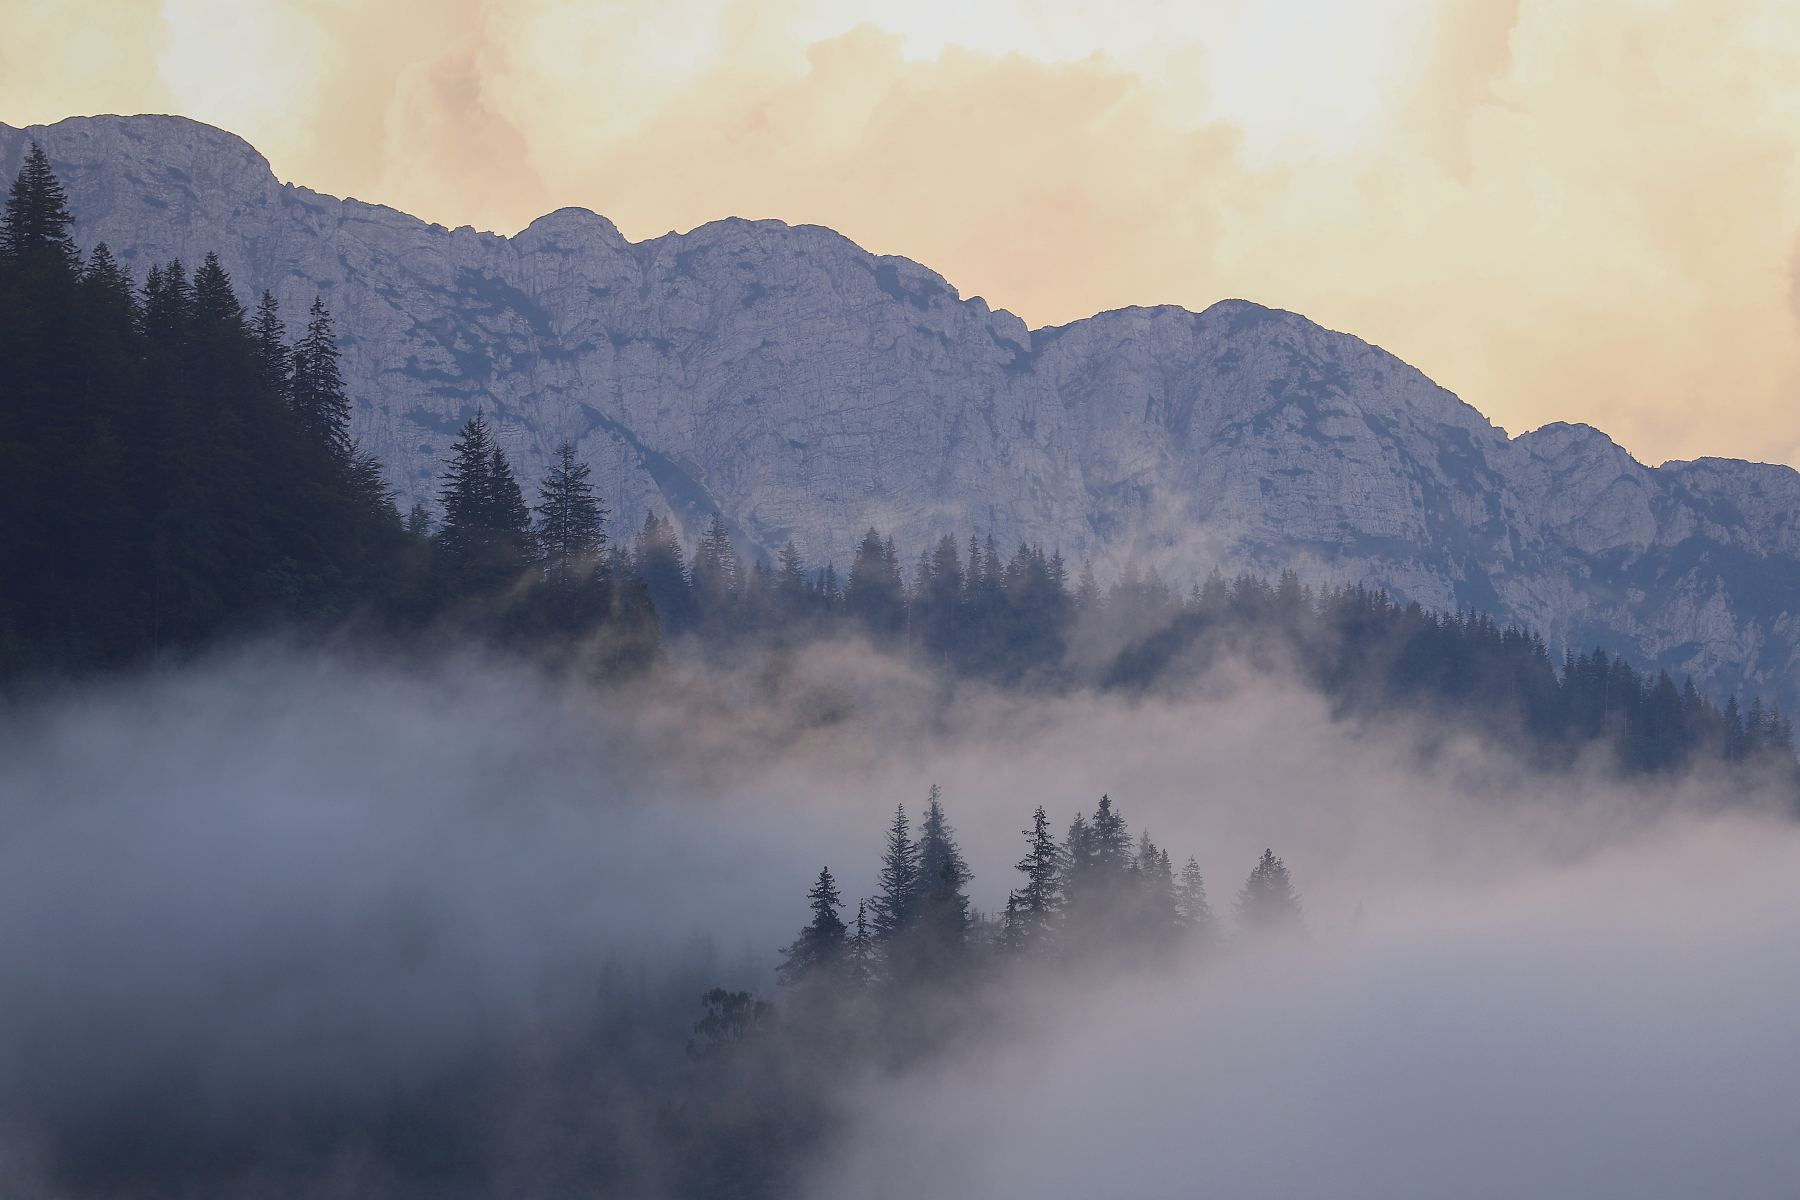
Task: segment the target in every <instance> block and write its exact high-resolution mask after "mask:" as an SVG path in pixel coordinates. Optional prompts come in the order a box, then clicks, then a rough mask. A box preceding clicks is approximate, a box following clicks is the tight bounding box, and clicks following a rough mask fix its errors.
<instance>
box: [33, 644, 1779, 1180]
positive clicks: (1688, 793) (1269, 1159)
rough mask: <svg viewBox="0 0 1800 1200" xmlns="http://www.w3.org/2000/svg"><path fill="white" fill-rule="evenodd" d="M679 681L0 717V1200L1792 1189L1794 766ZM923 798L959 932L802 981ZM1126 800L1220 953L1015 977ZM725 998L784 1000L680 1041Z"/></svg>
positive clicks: (1167, 706)
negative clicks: (1726, 764) (1089, 830)
mask: <svg viewBox="0 0 1800 1200" xmlns="http://www.w3.org/2000/svg"><path fill="white" fill-rule="evenodd" d="M686 649H687V651H689V652H691V653H687V652H683V650H682V649H681V648H677V649H676V652H675V653H674V654H673V655H672V659H671V662H670V663H669V665H668V666H667V667H665V668H663V669H660V670H658V671H656V672H653V673H651V674H649V675H647V676H643V677H639V678H636V679H632V680H626V681H618V680H612V681H600V682H594V681H591V680H586V679H582V678H579V677H575V676H571V675H570V673H568V672H567V671H562V670H556V669H552V668H549V667H546V666H545V665H543V664H534V663H531V662H529V661H526V660H522V659H520V658H519V657H518V656H508V655H492V654H488V653H485V652H480V651H476V650H466V651H461V652H454V651H453V652H445V653H442V654H434V655H409V656H395V655H381V654H375V653H370V652H368V651H367V650H364V649H358V648H355V647H354V646H352V645H350V644H347V643H346V644H339V645H323V646H320V645H314V646H311V647H301V646H297V645H295V644H293V643H270V642H256V643H251V644H247V645H240V646H238V647H237V648H235V649H229V650H225V649H221V650H218V651H216V652H213V653H211V654H208V655H205V656H202V657H201V658H200V659H198V660H196V661H194V662H192V663H190V664H187V665H184V666H181V667H177V668H173V669H165V670H161V671H158V672H154V673H149V674H144V675H140V676H137V677H134V678H114V679H110V680H104V681H98V682H93V683H88V684H83V685H79V686H72V687H69V688H67V689H64V690H63V691H61V692H60V693H59V694H55V695H49V696H39V697H38V698H36V699H34V700H30V701H25V702H20V703H18V704H15V705H14V707H13V708H12V709H11V710H10V711H9V712H8V713H7V715H6V720H5V731H4V744H3V750H0V756H3V762H0V780H3V784H0V795H3V796H4V798H5V799H4V804H5V808H6V812H5V815H4V829H5V833H4V835H3V837H0V859H3V863H0V897H3V899H0V914H3V916H0V938H3V939H4V946H3V947H0V950H3V952H0V963H3V964H4V965H3V966H0V1004H3V1005H4V1008H5V1011H6V1012H7V1013H8V1019H7V1021H6V1023H5V1034H4V1043H0V1072H3V1073H4V1075H3V1078H0V1103H3V1104H4V1108H5V1113H4V1130H5V1152H4V1160H3V1161H4V1171H5V1172H6V1174H5V1176H4V1181H5V1190H6V1191H7V1193H8V1194H9V1195H20V1196H32V1197H46V1198H48V1197H54V1198H57V1200H62V1198H64V1197H68V1198H74V1197H88V1196H108V1197H139V1196H142V1197H163V1196H181V1197H211V1196H233V1197H237V1196H263V1195H267V1196H291V1195H319V1196H368V1197H388V1196H408V1197H410V1196H464V1195H466V1196H563V1195H569V1196H575V1195H607V1196H611V1195H641V1196H665V1195H667V1196H678V1195H696V1196H700V1195H704V1196H716V1195H717V1196H722V1195H733V1196H736V1195H744V1196H752V1195H755V1196H764V1195H767V1196H871V1197H874V1196H881V1197H886V1196H899V1195H902V1194H905V1195H921V1194H923V1195H961V1196H982V1197H985V1196H995V1197H1000V1196H1006V1197H1011V1196H1025V1195H1055V1196H1086V1195H1094V1194H1117V1195H1128V1196H1129V1195H1146V1196H1148V1195H1166V1194H1169V1193H1171V1192H1175V1193H1179V1194H1187V1195H1201V1196H1211V1195H1217V1196H1222V1197H1226V1196H1229V1197H1238V1196H1319V1195H1330V1196H1378V1195H1379V1196H1420V1197H1424V1196H1442V1195H1445V1194H1456V1195H1470V1196H1512V1195H1518V1194H1522V1193H1528V1194H1536V1195H1546V1196H1560V1195H1569V1196H1574V1195H1593V1194H1617V1195H1624V1194H1631V1195H1643V1196H1658V1195H1666V1196H1691V1195H1694V1194H1700V1193H1711V1192H1715V1191H1719V1190H1729V1191H1730V1192H1732V1193H1734V1194H1741V1195H1749V1196H1756V1195H1770V1196H1773V1195H1780V1194H1785V1191H1786V1188H1787V1186H1788V1184H1789V1183H1790V1182H1791V1179H1792V1178H1793V1176H1794V1169H1795V1166H1796V1163H1795V1161H1794V1159H1795V1155H1796V1151H1795V1150H1794V1145H1795V1143H1794V1140H1793V1138H1792V1137H1791V1136H1789V1135H1790V1134H1791V1132H1792V1130H1791V1124H1792V1115H1793V1100H1794V1087H1795V1085H1794V1083H1793V1078H1794V1072H1793V1066H1794V1061H1795V1052H1796V1050H1797V1049H1800V1035H1797V1034H1796V1033H1795V1032H1794V1030H1793V1028H1792V1021H1791V997H1792V995H1793V994H1794V988H1795V984H1796V982H1797V980H1796V978H1795V977H1796V973H1797V971H1800V963H1797V961H1796V959H1795V956H1794V954H1793V952H1792V935H1791V931H1792V929H1793V928H1794V922H1795V919H1796V917H1800V885H1797V884H1796V878H1797V876H1796V871H1795V868H1796V866H1800V836H1797V835H1796V831H1795V829H1794V828H1793V825H1792V821H1791V815H1790V813H1791V803H1792V801H1791V793H1790V791H1789V790H1788V787H1789V785H1788V784H1787V783H1786V781H1785V780H1783V779H1779V778H1776V779H1772V780H1771V781H1770V782H1769V783H1768V785H1767V786H1766V787H1759V786H1757V785H1756V784H1754V783H1752V782H1747V781H1746V780H1745V779H1744V778H1742V777H1738V778H1736V779H1733V780H1729V781H1727V780H1725V779H1724V778H1723V777H1722V776H1720V775H1718V774H1717V773H1716V772H1712V773H1708V772H1695V773H1693V774H1689V775H1685V776H1684V775H1670V774H1665V775H1659V776H1654V777H1650V778H1642V777H1624V776H1621V775H1620V774H1619V773H1618V772H1617V771H1616V770H1614V769H1612V768H1611V767H1609V766H1607V765H1606V764H1604V763H1603V762H1601V761H1599V759H1598V758H1596V759H1595V761H1592V762H1584V763H1580V764H1576V765H1574V766H1572V767H1561V768H1557V769H1555V770H1553V771H1552V770H1542V769H1539V768H1537V767H1534V766H1532V765H1530V764H1528V763H1526V762H1523V761H1522V760H1521V759H1520V758H1519V757H1518V756H1517V755H1516V754H1512V753H1509V752H1507V751H1506V750H1504V749H1503V748H1501V747H1499V746H1497V745H1496V744H1495V743H1493V742H1492V741H1491V740H1489V739H1486V738H1483V737H1481V736H1478V735H1475V734H1469V733H1463V732H1460V731H1459V730H1458V729H1457V728H1455V727H1446V726H1444V725H1442V724H1440V723H1437V722H1435V721H1433V720H1432V719H1431V718H1429V717H1428V716H1425V715H1420V714H1413V715H1411V716H1408V715H1405V714H1401V713H1396V714H1394V715H1393V717H1392V719H1390V720H1385V721H1380V722H1371V721H1359V720H1351V719H1345V718H1341V717H1337V718H1334V716H1333V713H1332V706H1331V704H1330V703H1329V701H1328V700H1327V699H1326V698H1325V697H1323V696H1322V695H1321V694H1320V693H1319V692H1318V691H1317V690H1316V689H1314V688H1312V687H1310V686H1307V685H1306V684H1305V683H1303V682H1301V681H1299V680H1297V679H1294V678H1291V677H1284V676H1283V675H1281V674H1279V673H1271V672H1269V671H1267V670H1266V669H1260V668H1256V667H1251V666H1248V665H1245V664H1244V663H1243V662H1242V661H1224V662H1221V663H1219V664H1217V665H1216V666H1215V667H1214V668H1213V669H1211V670H1210V671H1208V672H1207V673H1206V674H1205V675H1203V676H1201V677H1198V678H1196V679H1194V680H1192V681H1191V684H1190V686H1188V687H1186V688H1184V689H1182V690H1180V691H1179V692H1175V691H1164V692H1162V693H1158V694H1153V695H1145V694H1138V693H1133V694H1121V693H1117V692H1101V691H1094V690H1080V691H1074V692H1069V693H1065V694H1061V695H1026V694H1022V693H1020V692H1017V691H1016V690H1009V689H1004V688H996V687H993V686H991V685H988V684H985V683H982V682H981V681H967V680H964V681H958V680H956V679H954V678H953V677H951V676H948V675H946V674H944V673H943V672H941V671H937V670H934V669H932V668H930V667H922V666H920V665H919V663H918V662H917V661H916V660H915V659H911V658H909V657H907V656H904V655H899V654H893V653H887V652H883V651H880V650H877V649H874V648H872V647H871V646H870V645H869V644H868V642H867V641H866V640H863V639H858V638H842V639H833V640H830V641H821V642H817V643H814V644H812V645H809V646H805V647H801V648H799V649H797V650H793V651H789V652H786V653H785V654H784V655H783V656H782V659H783V663H782V667H781V671H780V675H779V681H778V682H776V683H773V684H772V683H771V682H770V670H769V663H768V662H767V661H766V659H765V660H764V661H760V662H759V661H757V656H755V655H745V656H743V658H742V659H741V661H739V662H737V663H727V662H726V661H724V660H723V659H722V658H720V657H718V656H708V655H706V654H704V653H701V652H700V651H699V649H698V647H697V646H695V645H692V644H690V645H689V646H688V647H687V648H686ZM822 696H824V697H828V698H829V703H826V702H823V701H822V700H821V697H822ZM933 785H936V786H937V787H938V788H939V789H940V795H941V802H942V805H943V811H944V812H945V813H946V814H947V816H948V818H949V821H950V823H951V826H952V827H953V833H952V836H953V838H954V845H955V846H956V847H957V848H958V850H959V853H960V855H961V858H962V860H963V861H964V862H965V863H966V865H967V867H968V869H969V870H970V871H971V872H972V876H973V878H972V879H971V880H969V881H968V882H967V884H966V888H965V889H964V891H965V894H966V895H967V897H968V898H969V901H970V904H971V909H972V911H971V916H970V920H969V922H968V923H967V925H966V926H963V927H962V928H963V930H964V932H963V934H962V936H961V937H960V938H959V939H958V940H957V944H956V945H955V946H954V947H953V948H951V949H949V950H948V951H943V950H941V949H940V951H934V952H933V953H934V955H937V957H933V956H923V957H921V956H919V955H917V954H916V953H915V952H914V951H913V950H908V949H906V948H905V947H906V946H908V945H910V943H906V942H905V941H904V940H891V941H889V942H887V943H885V944H883V943H879V942H877V943H876V944H875V945H874V947H873V949H872V951H871V952H870V954H869V957H868V958H867V960H866V963H865V967H866V974H865V975H864V976H863V977H862V978H861V980H860V981H852V982H849V983H845V982H842V981H835V982H833V983H831V985H830V987H829V988H825V987H821V986H819V984H818V981H817V979H815V980H814V981H813V982H811V983H809V982H808V981H807V980H806V979H805V978H801V979H798V980H790V984H791V986H783V985H782V984H781V983H780V982H778V980H777V975H776V972H775V968H776V967H777V966H778V965H780V964H782V963H783V960H784V957H786V958H789V959H790V960H791V953H790V950H791V947H792V946H793V945H794V944H796V943H797V934H800V933H802V932H803V927H805V926H807V924H808V918H809V915H810V914H809V911H808V898H807V889H808V887H809V885H811V884H812V883H813V882H814V880H815V877H816V876H817V875H818V873H819V869H820V867H821V866H824V867H828V868H829V869H830V871H831V872H832V873H833V875H834V877H835V879H836V880H837V881H838V883H839V885H840V887H841V892H842V897H843V899H844V900H845V901H846V909H845V910H844V911H843V913H842V916H843V919H844V920H845V921H847V922H853V920H854V914H855V909H856V907H857V903H858V901H859V900H860V899H864V898H867V899H869V900H877V899H878V898H879V897H880V896H881V895H882V885H883V881H882V879H881V878H880V877H879V872H880V870H881V869H882V867H883V866H884V862H883V855H884V832H885V831H886V830H888V828H889V826H890V823H891V822H892V820H893V816H894V812H895V808H896V806H899V805H904V806H905V808H906V810H907V811H908V812H909V813H910V814H912V816H913V818H914V819H915V821H916V819H917V818H918V817H919V816H920V815H922V809H923V807H924V804H925V802H926V799H927V796H928V794H929V789H930V788H931V787H932V786H933ZM1102 794H1105V795H1106V796H1108V797H1109V803H1110V804H1111V805H1113V806H1115V810H1116V812H1117V814H1119V815H1120V816H1122V818H1123V820H1124V822H1125V823H1127V824H1128V826H1129V836H1130V838H1131V839H1132V845H1133V847H1134V849H1136V848H1137V847H1138V846H1139V843H1138V840H1137V839H1138V838H1139V837H1140V836H1143V837H1147V838H1151V839H1154V845H1155V846H1157V847H1161V848H1163V850H1164V851H1166V852H1167V853H1169V854H1170V855H1172V856H1173V857H1174V861H1175V862H1176V863H1177V864H1180V863H1182V862H1184V861H1185V860H1186V859H1187V858H1188V856H1190V855H1191V856H1193V858H1194V859H1195V862H1196V864H1197V866H1198V868H1199V870H1200V871H1201V872H1202V873H1203V875H1204V880H1205V887H1206V889H1207V894H1208V895H1209V896H1210V901H1211V910H1212V913H1213V914H1214V916H1215V917H1216V918H1217V925H1216V927H1214V928H1212V929H1210V930H1208V931H1207V933H1206V934H1205V935H1204V936H1196V935H1195V932H1194V930H1193V929H1191V928H1187V929H1185V930H1184V931H1179V932H1177V933H1176V934H1175V935H1173V936H1161V935H1157V936H1150V935H1146V934H1145V933H1144V930H1143V927H1142V926H1141V921H1142V920H1143V916H1142V912H1141V911H1140V910H1137V909H1130V908H1128V907H1120V906H1115V907H1113V908H1111V909H1109V910H1107V915H1106V916H1105V918H1104V920H1102V921H1099V922H1098V923H1095V922H1092V921H1090V922H1089V923H1088V925H1086V926H1085V927H1084V932H1082V933H1081V935H1080V937H1081V938H1083V939H1085V940H1084V941H1081V942H1080V943H1079V944H1078V943H1077V940H1076V934H1075V933H1073V932H1069V933H1067V934H1066V935H1065V936H1064V937H1062V939H1061V940H1060V941H1059V940H1058V939H1057V936H1056V935H1055V934H1054V933H1052V934H1051V935H1050V936H1049V937H1048V938H1047V939H1046V940H1045V941H1043V942H1042V943H1041V944H1040V945H1038V946H1037V947H1035V948H1010V947H1009V945H1008V944H1007V943H1006V942H1005V941H1004V939H1003V938H1002V936H1001V935H1002V931H1003V928H1004V922H1003V920H1002V919H1001V918H1003V917H1004V916H1005V915H1006V913H1007V910H1008V897H1009V895H1012V894H1015V893H1017V892H1019V891H1020V890H1022V889H1023V888H1025V886H1026V884H1027V882H1028V879H1027V877H1026V875H1025V874H1024V873H1022V872H1021V871H1019V870H1015V869H1014V864H1015V863H1017V862H1019V861H1021V856H1022V855H1026V854H1027V851H1028V849H1029V847H1028V845H1027V839H1026V838H1025V837H1024V836H1022V833H1021V831H1029V830H1030V828H1031V818H1032V811H1033V809H1034V808H1035V807H1037V806H1039V805H1042V806H1043V807H1044V808H1045V809H1046V810H1047V812H1048V814H1049V817H1050V821H1051V824H1052V827H1053V829H1054V833H1055V838H1056V841H1057V842H1058V843H1059V844H1064V842H1065V834H1066V831H1067V830H1068V828H1069V824H1070V821H1071V819H1072V818H1074V817H1076V815H1077V814H1082V815H1084V816H1086V815H1087V814H1092V813H1094V812H1095V806H1096V802H1097V801H1098V800H1099V799H1100V797H1101V796H1102ZM914 829H915V832H916V825H915V826H914ZM888 848H889V849H891V844H888ZM1265 849H1272V850H1273V851H1274V854H1275V855H1276V856H1277V857H1278V858H1279V859H1280V860H1281V861H1282V862H1283V863H1284V864H1285V869H1286V871H1288V872H1290V873H1291V880H1292V885H1293V887H1294V889H1295V890H1296V891H1297V892H1298V900H1299V911H1300V921H1299V925H1298V927H1297V928H1295V929H1292V930H1289V931H1287V932H1267V931H1264V932H1259V931H1258V929H1257V928H1256V927H1255V924H1254V921H1251V922H1250V926H1251V927H1249V928H1245V927H1244V925H1245V922H1244V921H1241V920H1239V919H1238V916H1237V915H1236V913H1235V912H1234V909H1235V907H1236V906H1235V905H1234V900H1238V899H1241V897H1240V888H1243V887H1244V886H1245V884H1246V879H1247V877H1248V876H1249V875H1250V873H1251V869H1252V868H1253V867H1256V866H1257V864H1258V861H1259V857H1260V856H1261V855H1262V854H1263V852H1264V851H1265ZM1125 865H1126V867H1127V869H1130V870H1140V869H1141V868H1142V863H1141V862H1134V863H1128V864H1125ZM1065 869H1066V866H1065ZM1134 886H1135V885H1134ZM1095 911H1098V910H1095ZM1075 917H1076V910H1075V909H1074V908H1073V907H1071V908H1070V909H1069V910H1068V911H1067V912H1066V913H1064V914H1063V918H1064V919H1065V920H1066V921H1067V922H1068V923H1069V925H1068V928H1069V929H1070V930H1073V928H1074V926H1073V922H1074V920H1075ZM909 956H910V957H909ZM921 964H922V965H921ZM714 988H722V989H724V990H725V992H726V993H736V992H747V993H750V994H751V995H752V996H753V997H754V1000H760V1001H765V1002H769V1003H772V1004H773V1005H774V1009H775V1011H774V1012H773V1013H772V1014H768V1015H767V1016H766V1017H763V1016H759V1017H757V1018H756V1019H755V1020H749V1019H744V1020H741V1021H740V1023H739V1024H738V1025H736V1026H730V1018H729V1014H727V1017H728V1019H727V1022H726V1026H727V1027H725V1028H722V1027H721V1026H720V1025H719V1024H718V1023H717V1022H715V1023H714V1026H713V1029H712V1031H711V1032H710V1033H701V1031H700V1030H698V1029H696V1023H698V1022H702V1021H703V1020H704V1019H705V1018H706V1017H707V1016H708V1010H707V1009H706V1008H705V1007H703V1005H702V1003H701V998H702V994H703V993H706V992H709V991H711V990H712V989H714ZM753 1002H754V1001H753ZM717 1011H718V1009H717V1007H716V1006H715V1009H714V1012H715V1014H716V1013H717Z"/></svg>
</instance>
